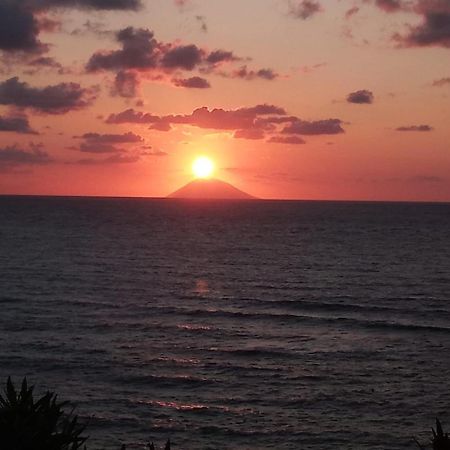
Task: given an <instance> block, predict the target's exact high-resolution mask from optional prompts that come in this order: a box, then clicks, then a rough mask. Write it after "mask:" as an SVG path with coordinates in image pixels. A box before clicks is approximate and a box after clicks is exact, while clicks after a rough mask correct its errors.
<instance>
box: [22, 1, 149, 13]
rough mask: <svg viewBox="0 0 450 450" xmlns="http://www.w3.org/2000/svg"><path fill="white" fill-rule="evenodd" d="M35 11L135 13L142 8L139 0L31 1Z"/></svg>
mask: <svg viewBox="0 0 450 450" xmlns="http://www.w3.org/2000/svg"><path fill="white" fill-rule="evenodd" d="M31 4H32V5H34V6H35V7H36V8H37V9H49V8H78V9H96V10H99V11H101V10H107V11H114V10H116V11H126V10H131V11H136V10H138V9H139V8H141V7H142V2H141V1H140V0H31Z"/></svg>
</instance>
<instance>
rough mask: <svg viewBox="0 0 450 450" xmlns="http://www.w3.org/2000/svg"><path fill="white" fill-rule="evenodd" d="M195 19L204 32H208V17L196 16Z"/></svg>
mask: <svg viewBox="0 0 450 450" xmlns="http://www.w3.org/2000/svg"><path fill="white" fill-rule="evenodd" d="M195 20H196V21H197V22H198V23H199V24H200V29H201V30H202V31H203V33H207V32H208V24H207V23H206V19H205V17H204V16H195Z"/></svg>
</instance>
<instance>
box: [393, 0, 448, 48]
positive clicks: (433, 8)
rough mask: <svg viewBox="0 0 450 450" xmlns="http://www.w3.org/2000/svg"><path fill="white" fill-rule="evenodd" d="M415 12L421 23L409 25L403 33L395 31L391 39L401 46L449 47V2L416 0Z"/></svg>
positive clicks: (443, 0)
mask: <svg viewBox="0 0 450 450" xmlns="http://www.w3.org/2000/svg"><path fill="white" fill-rule="evenodd" d="M414 10H415V12H417V13H418V14H420V15H422V23H420V24H419V25H415V26H410V27H409V32H408V33H407V34H405V35H401V34H400V33H396V34H395V35H394V36H393V39H394V40H395V41H397V42H398V44H399V45H400V46H402V47H431V46H438V47H445V48H449V47H450V2H449V1H448V0H418V1H417V4H416V6H415V8H414Z"/></svg>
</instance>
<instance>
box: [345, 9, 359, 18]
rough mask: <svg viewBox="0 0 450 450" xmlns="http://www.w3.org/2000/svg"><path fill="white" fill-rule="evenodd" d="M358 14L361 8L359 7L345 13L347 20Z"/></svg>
mask: <svg viewBox="0 0 450 450" xmlns="http://www.w3.org/2000/svg"><path fill="white" fill-rule="evenodd" d="M358 12H359V8H358V7H357V6H353V8H350V9H348V10H347V11H346V12H345V18H346V19H350V18H351V17H353V16H354V15H355V14H357V13H358Z"/></svg>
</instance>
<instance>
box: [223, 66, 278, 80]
mask: <svg viewBox="0 0 450 450" xmlns="http://www.w3.org/2000/svg"><path fill="white" fill-rule="evenodd" d="M228 76H229V77H230V78H240V79H242V80H247V81H252V80H255V79H258V78H259V79H263V80H269V81H272V80H276V79H277V78H279V77H280V75H279V74H278V73H276V72H275V71H274V70H272V69H259V70H249V69H248V68H247V66H242V67H240V68H239V69H237V70H235V71H233V72H232V73H231V75H228Z"/></svg>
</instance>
